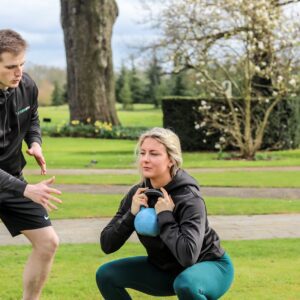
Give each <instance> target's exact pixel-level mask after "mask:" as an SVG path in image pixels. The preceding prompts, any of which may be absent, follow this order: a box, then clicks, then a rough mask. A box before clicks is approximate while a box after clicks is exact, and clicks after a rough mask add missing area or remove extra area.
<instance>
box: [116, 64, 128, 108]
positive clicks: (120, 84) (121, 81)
mask: <svg viewBox="0 0 300 300" xmlns="http://www.w3.org/2000/svg"><path fill="white" fill-rule="evenodd" d="M126 72H127V69H126V67H125V65H124V64H123V63H122V66H121V71H120V74H119V76H118V79H117V80H116V87H115V93H116V100H117V102H119V103H122V100H121V98H120V92H121V89H122V88H123V86H124V78H125V76H126Z"/></svg>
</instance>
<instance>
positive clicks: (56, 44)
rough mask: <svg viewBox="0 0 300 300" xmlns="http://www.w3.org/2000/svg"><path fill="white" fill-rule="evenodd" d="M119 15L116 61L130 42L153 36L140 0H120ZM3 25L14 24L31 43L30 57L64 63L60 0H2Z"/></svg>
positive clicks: (0, 24) (0, 20)
mask: <svg viewBox="0 0 300 300" xmlns="http://www.w3.org/2000/svg"><path fill="white" fill-rule="evenodd" d="M117 3H118V6H119V17H118V18H117V21H116V23H115V26H114V34H113V55H114V64H115V66H116V67H118V66H120V64H121V61H122V60H125V59H126V58H128V55H129V50H128V49H129V47H128V45H130V44H135V43H137V42H141V40H142V39H144V38H151V35H152V33H151V31H150V30H147V28H146V27H145V26H142V25H139V24H138V20H139V19H140V18H141V16H142V11H141V7H140V5H139V2H138V0H117ZM0 28H1V29H3V28H11V29H14V30H16V31H18V32H19V33H21V34H22V36H23V37H24V38H25V39H26V40H27V42H28V43H29V46H30V48H29V50H28V53H27V61H28V62H31V63H35V64H42V65H48V66H58V67H65V66H66V59H65V51H64V42H63V32H62V29H61V26H60V1H59V0H13V1H12V0H1V10H0Z"/></svg>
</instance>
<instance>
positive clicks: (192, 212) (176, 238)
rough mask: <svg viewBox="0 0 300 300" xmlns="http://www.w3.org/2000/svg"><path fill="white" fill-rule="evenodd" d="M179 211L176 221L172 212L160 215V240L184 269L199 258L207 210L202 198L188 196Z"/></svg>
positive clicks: (192, 195)
mask: <svg viewBox="0 0 300 300" xmlns="http://www.w3.org/2000/svg"><path fill="white" fill-rule="evenodd" d="M180 197H185V198H186V199H184V200H183V201H181V204H180V206H181V207H179V208H178V209H180V211H179V219H178V220H177V221H176V220H175V218H174V215H173V212H171V211H163V212H161V213H159V214H158V216H157V217H158V222H159V225H160V238H161V239H162V240H163V242H164V243H165V244H166V246H167V247H168V248H169V249H170V251H171V252H172V254H173V255H174V257H175V258H176V259H177V261H178V262H179V263H180V264H181V265H182V266H183V267H189V266H191V265H193V264H195V263H196V261H197V259H198V258H199V255H200V252H201V248H202V244H203V240H204V235H205V226H206V208H205V204H204V202H203V200H202V199H201V198H200V196H195V195H194V194H188V195H185V196H180Z"/></svg>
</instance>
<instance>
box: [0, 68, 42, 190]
mask: <svg viewBox="0 0 300 300" xmlns="http://www.w3.org/2000/svg"><path fill="white" fill-rule="evenodd" d="M37 98H38V89H37V87H36V85H35V83H34V81H33V80H32V79H31V78H30V77H29V75H28V74H26V73H24V74H23V76H22V80H21V81H20V83H19V86H18V87H17V88H8V89H7V90H0V192H1V190H10V191H14V192H15V193H17V194H18V195H23V193H24V190H25V187H26V183H24V182H23V181H21V180H19V179H18V178H16V177H15V176H19V175H20V174H21V172H22V169H23V168H24V166H25V164H26V161H25V159H24V156H23V153H22V151H21V149H22V141H23V140H25V142H26V143H27V145H28V147H29V148H30V145H31V144H32V143H33V142H37V143H39V144H40V145H41V130H40V126H39V117H38V112H37V107H38V103H37Z"/></svg>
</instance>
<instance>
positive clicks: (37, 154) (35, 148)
mask: <svg viewBox="0 0 300 300" xmlns="http://www.w3.org/2000/svg"><path fill="white" fill-rule="evenodd" d="M26 152H27V154H29V155H30V156H34V158H35V160H36V161H37V163H38V164H39V166H40V167H41V174H42V175H45V174H46V173H47V167H46V161H45V158H44V156H43V152H42V147H41V146H40V144H38V143H36V142H33V143H32V144H31V147H30V148H29V149H28V150H27V151H26Z"/></svg>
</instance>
